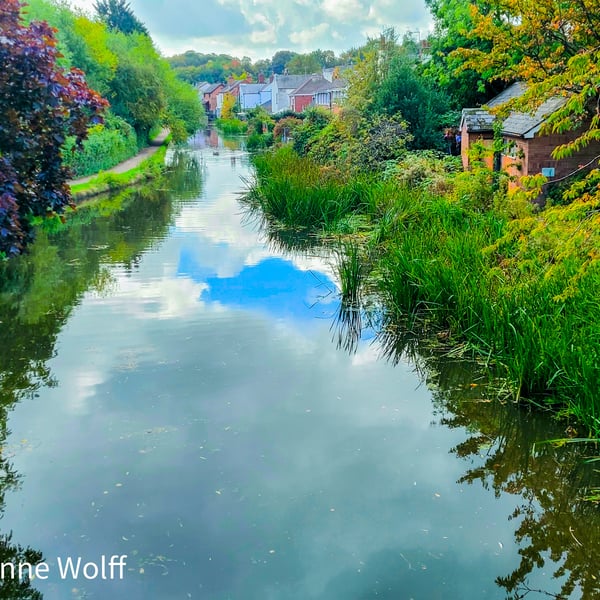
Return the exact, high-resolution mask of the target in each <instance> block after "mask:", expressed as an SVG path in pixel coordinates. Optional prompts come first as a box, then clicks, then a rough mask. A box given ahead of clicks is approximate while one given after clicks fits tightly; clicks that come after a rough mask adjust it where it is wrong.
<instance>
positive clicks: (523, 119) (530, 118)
mask: <svg viewBox="0 0 600 600" xmlns="http://www.w3.org/2000/svg"><path fill="white" fill-rule="evenodd" d="M526 90H527V86H526V84H524V83H522V82H517V83H513V85H511V86H510V87H508V88H506V89H505V90H504V91H503V92H501V93H500V94H498V95H497V96H495V97H494V98H492V99H491V100H490V101H489V102H488V103H487V104H486V105H485V108H483V107H482V108H465V109H463V111H462V120H461V127H462V125H463V124H464V123H466V124H467V128H468V131H472V132H480V133H481V132H483V131H492V130H493V125H494V120H495V116H494V115H492V114H491V113H489V112H488V111H487V110H486V108H497V107H499V106H502V105H503V104H505V103H507V102H509V101H510V100H514V99H516V98H520V97H521V96H522V95H523V94H524V93H525V92H526ZM566 101H567V98H564V97H562V96H556V97H554V98H550V99H549V100H546V101H545V102H544V103H542V104H541V105H540V107H539V108H538V109H537V111H536V112H535V114H529V113H523V112H518V111H512V112H511V113H510V114H509V115H508V117H506V119H504V121H503V122H502V133H505V134H508V135H516V136H525V135H527V134H528V133H530V132H532V130H534V129H536V128H537V127H539V126H540V125H541V124H542V123H543V122H544V121H545V120H546V118H547V117H548V116H550V115H551V114H552V113H554V112H556V111H557V110H558V109H559V108H560V107H561V106H563V105H564V104H565V102H566Z"/></svg>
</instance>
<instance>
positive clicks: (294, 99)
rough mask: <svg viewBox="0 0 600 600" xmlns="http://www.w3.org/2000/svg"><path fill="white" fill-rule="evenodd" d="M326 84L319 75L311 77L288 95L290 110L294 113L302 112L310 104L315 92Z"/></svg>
mask: <svg viewBox="0 0 600 600" xmlns="http://www.w3.org/2000/svg"><path fill="white" fill-rule="evenodd" d="M328 83H329V82H328V81H327V80H326V79H325V78H324V77H322V76H321V75H312V76H311V78H310V79H308V80H307V81H305V82H304V83H303V84H302V85H301V86H300V87H298V88H297V89H295V90H294V91H293V92H291V93H290V108H291V109H292V110H293V111H294V112H302V111H303V110H304V109H305V108H306V107H307V106H310V105H311V104H312V102H313V98H314V95H315V92H317V91H318V90H319V88H320V87H322V86H323V85H324V84H328Z"/></svg>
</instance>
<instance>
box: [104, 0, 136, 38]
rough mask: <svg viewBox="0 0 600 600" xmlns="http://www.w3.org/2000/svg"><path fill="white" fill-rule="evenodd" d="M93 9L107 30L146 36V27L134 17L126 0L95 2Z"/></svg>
mask: <svg viewBox="0 0 600 600" xmlns="http://www.w3.org/2000/svg"><path fill="white" fill-rule="evenodd" d="M94 8H95V9H96V12H97V13H98V16H99V17H100V18H101V19H102V20H103V21H104V22H105V23H106V25H107V26H108V27H109V29H113V30H115V31H120V32H121V33H125V34H131V33H142V34H144V35H148V30H147V29H146V26H145V25H144V24H143V23H142V22H141V21H140V20H139V19H138V18H137V17H136V16H135V14H134V13H133V10H132V9H131V6H130V4H129V2H127V0H97V1H96V2H95V3H94Z"/></svg>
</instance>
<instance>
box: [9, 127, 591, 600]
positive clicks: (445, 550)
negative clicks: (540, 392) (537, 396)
mask: <svg viewBox="0 0 600 600" xmlns="http://www.w3.org/2000/svg"><path fill="white" fill-rule="evenodd" d="M169 160H170V162H171V164H172V169H171V172H170V174H169V175H168V176H167V177H166V178H165V179H164V180H161V181H160V182H158V183H154V184H153V185H152V186H151V188H149V189H146V190H141V191H139V192H135V193H132V192H129V193H126V194H124V195H120V196H117V197H115V198H112V199H108V200H103V201H102V202H101V203H100V204H96V205H94V206H92V207H89V208H85V207H82V208H81V209H80V210H79V211H78V213H77V215H76V217H75V218H73V219H72V220H71V221H70V224H69V226H68V227H66V228H61V229H59V230H58V231H55V232H40V234H39V236H38V239H37V241H36V243H35V244H34V246H33V247H32V249H31V252H30V254H29V255H28V256H27V257H25V258H24V259H23V260H20V261H18V262H17V263H16V264H15V265H13V266H12V267H11V268H10V269H8V270H6V271H5V272H4V273H3V281H2V284H1V288H0V289H1V291H0V336H1V337H0V340H1V348H0V393H1V394H2V412H1V413H0V425H1V427H0V435H1V436H2V452H1V455H0V461H1V462H0V467H1V475H2V476H1V478H0V486H1V489H0V509H1V510H2V515H3V516H2V519H1V520H0V531H1V534H2V539H1V540H0V542H1V543H0V559H1V561H2V563H4V568H3V569H2V574H3V579H2V581H0V598H11V599H12V598H32V599H40V598H44V599H46V600H68V599H83V598H86V599H87V598H90V599H107V600H108V599H110V600H175V599H184V600H185V599H188V598H193V599H205V600H371V599H373V600H375V599H386V600H410V599H414V600H436V599H444V600H484V599H498V600H501V599H505V598H514V599H516V598H523V597H527V598H528V599H531V598H548V597H556V598H559V597H560V598H586V599H587V598H598V597H600V591H599V587H600V586H599V583H598V581H599V578H600V573H599V572H598V565H599V564H600V563H599V560H598V558H597V557H598V550H599V545H600V535H599V533H600V529H599V519H598V513H597V508H596V504H594V503H593V502H590V501H589V500H586V499H585V496H590V495H592V494H593V493H594V486H595V484H594V482H595V481H597V476H596V474H595V468H594V463H593V462H592V463H586V462H585V460H586V457H587V456H588V454H589V452H590V449H589V448H585V447H582V446H581V445H579V444H564V445H562V446H560V447H555V445H552V444H549V443H542V442H544V441H545V440H548V439H554V438H560V437H564V436H565V434H564V430H565V423H557V422H554V421H551V420H549V419H548V418H547V417H545V416H544V415H541V414H535V413H530V412H528V411H525V410H522V409H517V408H515V407H514V406H513V405H511V403H510V402H505V403H500V402H497V401H496V400H494V398H495V396H496V394H494V393H492V391H491V390H489V389H487V388H486V386H485V385H484V381H485V369H482V368H480V367H478V366H477V365H472V364H469V363H467V362H464V361H461V360H459V359H457V358H452V357H451V356H440V355H439V354H436V353H435V352H432V351H429V350H427V348H426V347H421V346H420V344H419V342H418V340H415V339H414V337H410V336H409V335H408V334H406V332H402V331H400V330H398V331H394V330H393V329H389V328H388V329H386V331H385V332H382V331H381V330H378V328H377V327H376V326H373V327H370V328H366V329H365V331H363V333H362V335H361V336H360V339H359V341H358V342H357V343H347V344H346V343H344V339H343V337H344V335H345V330H344V328H343V327H341V328H340V324H339V309H340V301H339V294H338V286H337V284H336V276H335V268H334V261H332V260H331V259H330V258H329V256H328V254H327V252H326V251H324V250H322V249H321V250H318V249H317V250H314V249H313V250H302V251H300V250H291V249H288V248H286V246H285V244H284V243H282V242H280V243H277V242H276V241H274V240H272V239H268V238H267V236H266V235H265V234H264V233H263V232H262V231H261V228H260V226H259V225H258V223H257V221H256V219H253V218H252V217H251V216H249V215H248V214H247V213H245V211H244V209H243V208H242V206H241V204H240V203H239V196H240V193H241V192H243V190H244V189H245V184H244V180H248V179H249V178H250V177H251V176H252V175H251V166H250V162H249V159H248V156H247V154H246V153H245V152H244V151H243V150H242V149H240V147H239V144H237V143H236V142H235V141H225V142H224V141H223V140H221V139H220V138H218V137H217V136H215V135H214V133H212V134H210V135H209V134H206V135H205V134H202V135H199V136H197V137H196V138H195V139H194V140H192V142H191V144H190V147H189V148H187V149H184V150H179V151H176V152H172V153H171V156H170V157H169ZM581 433H584V432H581ZM124 555H126V557H127V558H126V559H123V562H125V563H126V566H125V567H124V568H123V572H122V575H123V578H122V579H121V578H120V574H121V572H120V567H118V565H119V564H120V563H119V561H120V558H119V559H118V560H116V559H113V558H112V557H113V556H116V557H121V556H124ZM69 559H71V560H72V561H73V562H74V565H76V564H77V562H78V561H79V560H80V561H81V562H80V569H79V571H78V573H77V574H76V573H75V572H74V571H73V570H69V569H67V572H61V569H63V570H64V569H65V566H66V563H67V561H68V560H69ZM111 560H112V562H113V566H112V567H111V566H110V561H111ZM23 562H29V563H32V564H37V563H42V562H45V563H46V564H47V567H46V568H45V570H44V569H42V570H41V571H39V572H38V575H39V576H38V577H35V578H34V579H33V580H32V581H29V582H28V581H25V582H22V583H19V582H18V581H17V580H16V579H12V578H11V574H10V571H9V570H7V568H6V566H7V565H9V566H10V565H11V564H15V565H18V564H19V563H23ZM84 567H85V570H84ZM25 570H26V571H27V567H25ZM560 594H562V595H560Z"/></svg>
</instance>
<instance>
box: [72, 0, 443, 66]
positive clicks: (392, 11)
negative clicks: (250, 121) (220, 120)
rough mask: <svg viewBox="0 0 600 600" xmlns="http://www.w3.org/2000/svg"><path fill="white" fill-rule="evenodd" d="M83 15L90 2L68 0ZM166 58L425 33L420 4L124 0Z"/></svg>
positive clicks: (338, 48) (301, 48)
mask: <svg viewBox="0 0 600 600" xmlns="http://www.w3.org/2000/svg"><path fill="white" fill-rule="evenodd" d="M71 3H72V5H73V6H78V7H82V8H84V9H87V10H88V11H90V12H91V10H92V5H93V0H71ZM130 3H131V7H132V8H133V10H134V12H135V13H136V15H137V16H138V17H139V18H140V20H142V21H143V22H144V23H145V24H146V26H147V27H148V30H149V31H150V33H151V35H152V37H153V38H154V40H155V41H156V43H157V44H158V46H159V47H160V49H161V50H162V52H163V53H164V54H165V55H167V56H169V55H172V54H175V53H180V52H184V51H185V50H196V51H198V52H223V53H225V54H232V55H235V56H239V57H242V56H244V55H246V56H250V57H251V58H252V59H253V60H258V59H260V58H270V57H271V56H272V55H273V54H274V53H275V51H277V50H295V51H297V52H308V51H310V50H316V49H317V48H320V49H322V50H334V51H335V52H336V53H340V52H342V51H344V50H348V49H349V48H352V47H357V46H360V45H362V44H364V43H365V41H366V35H371V36H373V35H377V34H378V33H379V32H381V30H382V29H384V28H387V27H394V28H395V29H396V32H397V33H398V34H399V35H400V36H401V37H402V36H403V35H404V34H406V33H407V32H409V31H411V32H417V31H418V32H420V34H421V37H422V38H424V37H425V36H426V35H427V33H428V31H429V30H430V29H431V21H432V19H431V15H430V14H429V11H428V10H427V8H426V7H425V2H424V0H407V1H405V2H399V1H398V0H322V1H320V2H317V1H315V0H202V2H198V0H130Z"/></svg>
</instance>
